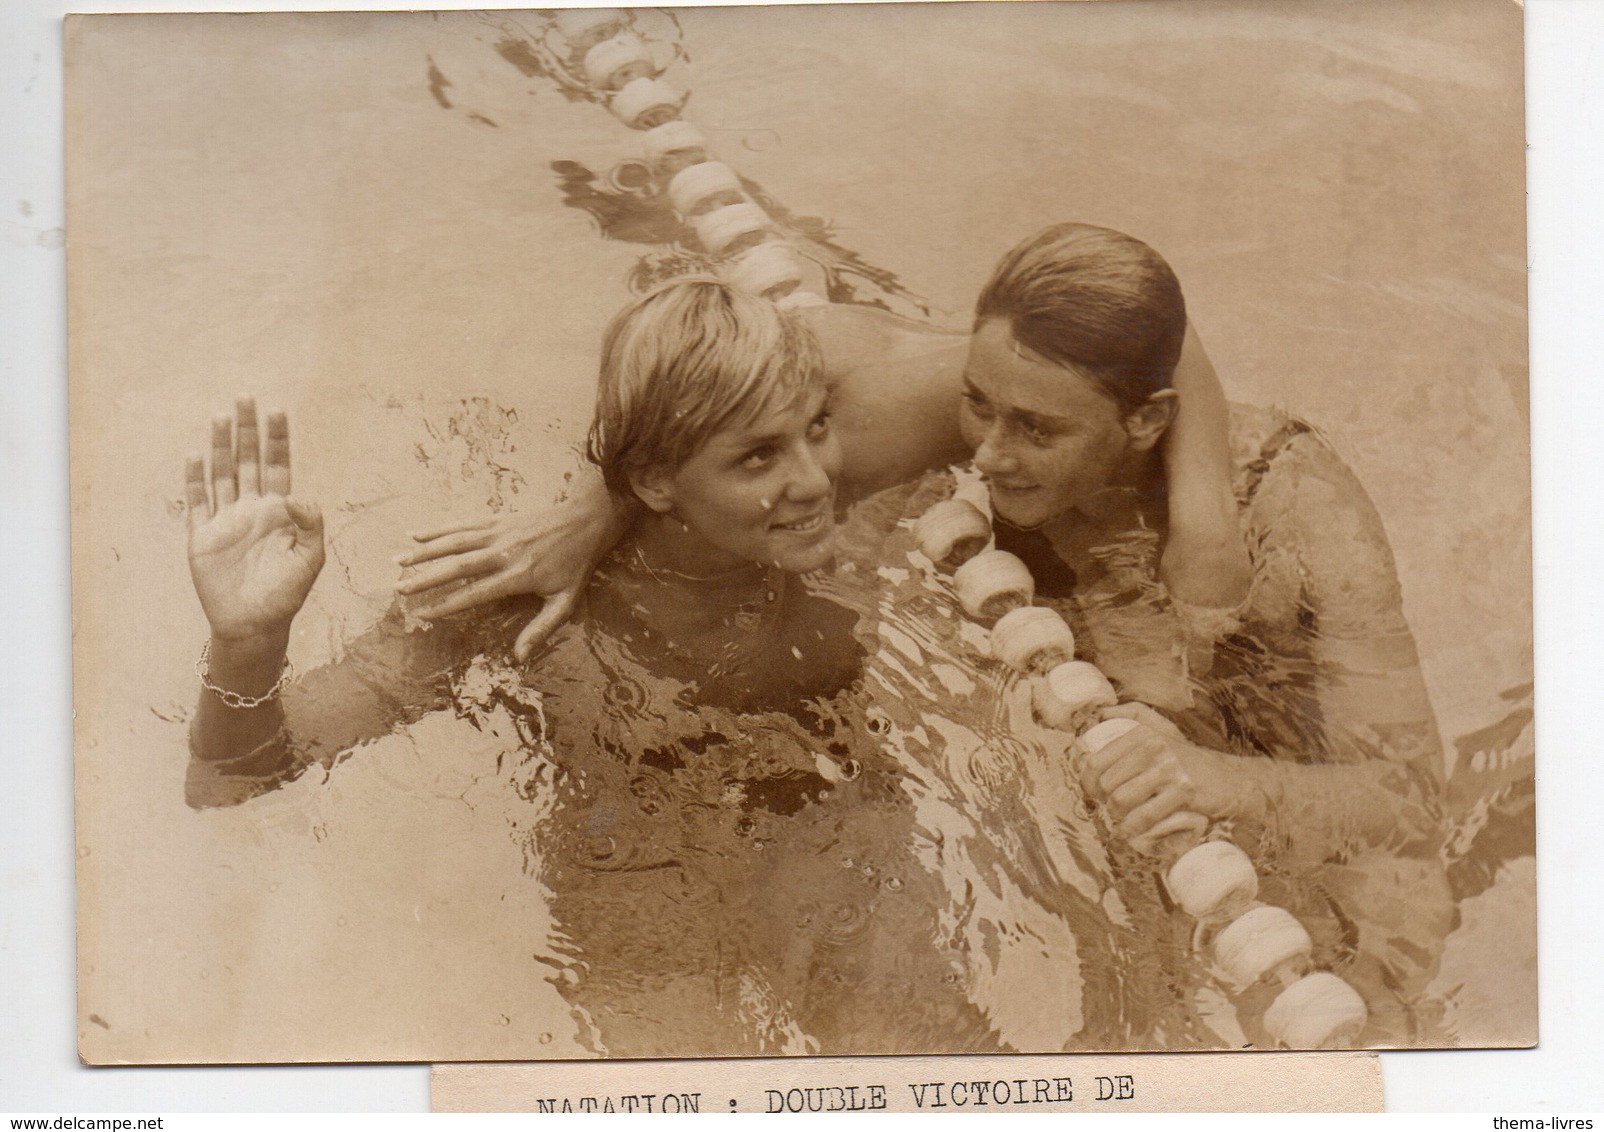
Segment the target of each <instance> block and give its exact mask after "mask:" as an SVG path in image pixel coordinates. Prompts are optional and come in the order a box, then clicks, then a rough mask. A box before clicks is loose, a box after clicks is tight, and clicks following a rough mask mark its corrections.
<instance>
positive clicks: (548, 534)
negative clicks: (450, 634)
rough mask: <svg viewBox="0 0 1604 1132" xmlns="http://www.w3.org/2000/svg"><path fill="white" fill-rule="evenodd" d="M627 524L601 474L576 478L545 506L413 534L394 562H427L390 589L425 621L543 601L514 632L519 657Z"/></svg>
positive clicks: (544, 632)
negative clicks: (528, 599)
mask: <svg viewBox="0 0 1604 1132" xmlns="http://www.w3.org/2000/svg"><path fill="white" fill-rule="evenodd" d="M627 521H628V515H627V514H626V513H624V512H622V511H621V510H620V509H619V507H618V506H617V505H616V504H615V502H614V500H613V498H612V496H611V495H609V494H608V492H607V489H606V487H605V486H604V485H603V484H602V482H601V477H600V476H599V475H595V474H590V475H583V474H582V475H581V477H580V479H579V481H578V482H577V483H576V484H575V485H574V489H573V491H572V492H571V493H570V494H569V495H568V496H567V497H566V498H565V499H564V500H561V501H559V502H558V503H556V504H554V505H552V506H551V507H548V508H543V509H541V510H538V511H534V512H531V513H528V514H506V515H500V516H497V517H495V518H493V519H485V520H483V521H479V522H471V523H456V524H451V525H449V526H445V527H440V528H438V529H436V530H430V531H420V532H417V533H415V534H413V536H412V537H413V539H414V541H416V542H417V543H418V544H419V545H418V548H417V549H416V550H413V551H412V552H411V553H410V554H407V555H404V556H403V557H402V558H401V559H399V562H400V565H402V566H403V567H408V568H410V567H418V566H425V565H428V564H430V563H432V565H428V568H427V569H423V570H419V571H418V572H417V573H416V574H410V575H407V576H406V577H403V578H402V580H401V581H400V582H399V583H398V584H397V585H396V592H398V593H400V594H402V595H403V596H406V597H413V598H415V599H416V604H415V606H414V608H413V610H412V611H413V612H414V613H415V614H417V615H418V616H419V617H423V618H425V619H429V618H435V617H447V616H450V615H451V614H454V613H461V612H463V611H464V610H467V609H472V608H473V607H474V606H476V605H483V604H486V603H487V602H492V601H499V600H501V599H502V598H506V597H513V596H516V595H519V594H534V595H538V596H540V597H543V598H545V600H546V604H545V605H544V606H543V607H542V608H541V610H540V613H539V614H538V615H537V616H536V617H535V618H534V619H533V620H531V621H530V622H529V624H528V625H526V626H525V627H524V630H523V632H521V633H519V634H518V640H517V644H516V647H515V651H516V653H517V655H518V657H519V658H520V659H525V658H527V657H528V656H529V654H530V653H531V652H532V651H533V650H534V649H535V648H536V647H537V646H538V645H539V644H540V643H541V642H542V641H544V640H545V639H546V637H548V636H550V635H551V633H552V632H553V630H555V629H556V628H557V627H558V626H559V625H561V624H562V623H563V621H564V620H566V619H567V617H568V615H569V614H570V613H571V612H572V611H573V608H574V604H575V603H576V602H577V601H578V599H579V595H580V593H581V592H582V591H583V590H584V588H585V583H586V582H587V581H588V580H589V578H590V572H591V570H592V569H593V568H594V566H595V564H596V562H597V561H598V560H600V558H601V557H602V555H604V554H605V553H606V552H607V551H608V549H609V548H611V547H612V545H613V544H614V543H616V542H617V541H618V539H619V538H620V536H621V535H622V534H623V531H624V528H625V525H626V523H627Z"/></svg>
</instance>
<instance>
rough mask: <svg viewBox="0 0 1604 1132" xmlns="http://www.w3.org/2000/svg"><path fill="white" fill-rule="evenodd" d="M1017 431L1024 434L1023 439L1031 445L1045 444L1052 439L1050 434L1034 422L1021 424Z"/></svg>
mask: <svg viewBox="0 0 1604 1132" xmlns="http://www.w3.org/2000/svg"><path fill="white" fill-rule="evenodd" d="M1019 430H1020V431H1021V432H1023V433H1024V434H1025V438H1026V439H1027V440H1029V441H1030V442H1031V443H1032V444H1045V443H1047V442H1048V441H1049V440H1051V439H1052V438H1053V434H1052V433H1051V432H1049V431H1048V430H1047V429H1046V428H1044V427H1043V426H1042V425H1039V424H1037V423H1035V422H1034V421H1025V422H1023V423H1022V424H1020V426H1019Z"/></svg>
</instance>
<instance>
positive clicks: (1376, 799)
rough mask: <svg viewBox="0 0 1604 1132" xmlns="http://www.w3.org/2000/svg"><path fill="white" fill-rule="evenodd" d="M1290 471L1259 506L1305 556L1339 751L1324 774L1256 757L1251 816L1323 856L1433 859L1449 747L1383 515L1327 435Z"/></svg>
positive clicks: (1328, 734)
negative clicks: (1359, 852)
mask: <svg viewBox="0 0 1604 1132" xmlns="http://www.w3.org/2000/svg"><path fill="white" fill-rule="evenodd" d="M1277 464H1278V465H1280V467H1277V468H1272V470H1271V471H1270V473H1268V474H1267V475H1266V477H1265V481H1264V483H1263V484H1262V485H1261V487H1260V491H1259V499H1261V500H1264V501H1265V502H1266V504H1273V505H1274V507H1275V514H1274V521H1273V523H1272V524H1271V525H1269V526H1267V527H1266V528H1265V529H1266V530H1268V531H1270V532H1272V533H1273V534H1274V535H1275V538H1276V540H1277V541H1278V542H1280V543H1281V545H1283V546H1291V547H1295V548H1296V552H1297V555H1298V559H1299V563H1300V568H1301V572H1302V575H1303V579H1304V581H1303V584H1304V595H1303V600H1304V602H1305V604H1306V605H1307V607H1308V609H1309V610H1310V612H1312V614H1313V617H1314V623H1315V632H1314V634H1313V636H1312V655H1311V660H1312V661H1313V665H1312V667H1313V671H1314V673H1315V678H1316V695H1317V702H1318V705H1319V712H1320V722H1321V726H1322V731H1323V735H1324V741H1325V745H1326V748H1327V749H1326V751H1325V752H1323V753H1322V755H1321V756H1320V757H1321V758H1322V759H1323V762H1322V764H1321V765H1306V764H1299V763H1297V762H1292V761H1280V760H1252V761H1253V762H1255V763H1260V764H1262V765H1258V766H1256V767H1253V768H1252V770H1251V773H1250V774H1249V775H1248V776H1247V778H1248V779H1250V780H1251V783H1252V786H1251V798H1250V800H1251V802H1252V803H1253V805H1252V806H1251V807H1250V809H1256V810H1258V811H1259V812H1260V813H1259V816H1261V817H1262V818H1264V819H1265V820H1267V821H1268V822H1269V823H1270V827H1271V828H1273V829H1275V830H1277V831H1279V834H1280V836H1281V837H1282V839H1283V840H1284V841H1286V842H1287V843H1289V844H1292V845H1293V846H1294V847H1295V848H1299V849H1301V850H1302V851H1303V852H1305V853H1308V854H1310V855H1314V856H1323V855H1325V854H1327V853H1331V852H1339V851H1341V850H1342V849H1343V848H1345V847H1349V846H1352V845H1353V844H1356V843H1357V844H1366V845H1384V846H1390V847H1391V848H1393V849H1396V850H1406V849H1410V848H1414V849H1422V850H1426V849H1431V847H1433V846H1434V844H1435V840H1436V839H1437V838H1438V837H1439V836H1440V832H1441V823H1442V802H1443V794H1444V785H1443V780H1444V767H1443V752H1442V741H1441V738H1440V736H1439V734H1438V731H1437V723H1436V718H1435V715H1434V713H1433V711H1432V708H1431V701H1430V698H1429V696H1428V695H1427V691H1426V684H1425V679H1424V677H1423V675H1422V673H1421V670H1420V657H1419V653H1418V651H1417V649H1416V646H1415V640H1414V636H1413V635H1412V634H1411V633H1410V631H1409V625H1408V623H1407V622H1406V621H1405V619H1404V613H1403V595H1402V590H1401V588H1400V586H1399V584H1398V575H1397V568H1396V565H1395V563H1394V560H1393V556H1392V550H1391V547H1390V546H1389V544H1388V541H1387V535H1386V531H1385V529H1384V528H1383V526H1382V523H1381V518H1380V516H1379V515H1378V514H1377V512H1376V509H1375V506H1374V505H1373V504H1372V503H1371V501H1370V499H1369V496H1368V495H1367V494H1366V493H1365V491H1364V488H1363V486H1362V485H1361V484H1360V483H1359V481H1358V479H1357V478H1356V477H1355V476H1354V475H1353V473H1352V472H1351V471H1350V470H1349V469H1348V468H1347V467H1346V466H1345V465H1344V464H1343V463H1342V461H1341V460H1340V459H1338V458H1337V457H1336V455H1335V454H1334V453H1333V452H1331V450H1330V449H1329V447H1327V446H1326V445H1325V444H1324V443H1323V442H1322V441H1320V440H1319V439H1318V438H1317V437H1315V436H1312V435H1306V436H1303V437H1299V438H1297V439H1296V440H1294V441H1292V442H1291V444H1289V445H1288V447H1287V449H1286V450H1285V451H1284V452H1283V455H1282V458H1281V459H1280V460H1278V461H1277ZM1294 464H1295V465H1296V470H1295V471H1293V470H1292V465H1294ZM1286 472H1290V473H1291V474H1290V475H1286V476H1285V480H1284V481H1283V480H1282V477H1283V475H1284V473H1286ZM1272 477H1274V480H1272Z"/></svg>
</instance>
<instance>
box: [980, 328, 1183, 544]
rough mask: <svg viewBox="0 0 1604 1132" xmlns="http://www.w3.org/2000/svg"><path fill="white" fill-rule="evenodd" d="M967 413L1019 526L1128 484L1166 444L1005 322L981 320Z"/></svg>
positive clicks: (985, 464) (994, 490)
mask: <svg viewBox="0 0 1604 1132" xmlns="http://www.w3.org/2000/svg"><path fill="white" fill-rule="evenodd" d="M960 414H961V415H960V417H959V426H960V428H961V429H962V431H963V437H964V441H965V443H967V444H968V445H969V446H970V447H971V448H973V449H974V451H975V466H976V468H978V469H979V471H980V472H981V473H982V474H983V475H984V476H985V477H986V481H987V483H988V485H989V486H990V488H991V501H992V505H993V507H995V508H996V511H997V514H998V515H999V516H1000V517H1002V518H1003V519H1005V520H1007V521H1008V522H1009V523H1012V524H1013V525H1015V526H1019V527H1038V526H1040V525H1041V524H1043V523H1045V522H1047V521H1049V520H1051V519H1054V518H1056V517H1058V516H1059V515H1062V514H1064V513H1065V512H1067V511H1069V510H1070V509H1071V508H1075V507H1084V506H1085V505H1087V504H1088V503H1091V502H1092V501H1094V500H1095V498H1096V497H1097V496H1098V495H1099V494H1101V493H1102V492H1104V491H1106V490H1107V489H1109V488H1111V487H1116V486H1120V485H1122V484H1124V483H1126V482H1127V481H1128V480H1129V479H1130V478H1131V476H1132V474H1133V472H1134V471H1135V468H1136V466H1137V465H1138V464H1139V463H1140V461H1141V459H1142V457H1143V456H1144V455H1145V454H1146V453H1148V452H1150V451H1151V449H1152V447H1153V444H1154V443H1156V442H1157V439H1158V434H1152V435H1149V431H1150V430H1149V429H1147V428H1146V421H1145V420H1144V421H1136V422H1132V421H1131V420H1130V419H1129V418H1127V416H1126V415H1125V414H1124V413H1122V412H1121V410H1120V408H1119V406H1118V405H1116V404H1115V403H1114V400H1113V399H1112V398H1111V397H1109V396H1108V395H1107V394H1106V393H1104V392H1103V391H1102V390H1101V389H1100V388H1099V387H1098V386H1097V384H1096V383H1095V382H1094V381H1092V380H1091V379H1090V378H1088V377H1085V376H1083V375H1081V374H1078V373H1075V372H1074V371H1073V370H1070V369H1066V368H1065V367H1064V366H1061V365H1058V364H1057V363H1054V362H1050V361H1048V360H1046V359H1045V358H1043V357H1041V356H1040V355H1039V354H1035V353H1033V352H1032V351H1030V350H1027V349H1026V348H1025V347H1023V346H1020V345H1019V344H1018V343H1017V342H1016V341H1015V340H1014V337H1013V334H1012V333H1011V331H1010V330H1009V327H1008V325H1007V323H1005V322H1003V321H1001V320H997V319H993V320H990V321H987V322H983V323H981V325H980V326H979V327H978V328H977V329H976V331H975V334H974V338H973V339H972V341H971V343H970V347H969V361H968V364H967V365H966V367H965V369H964V393H963V403H962V408H961V409H960ZM1166 421H1167V414H1166ZM1133 423H1134V429H1135V431H1134V433H1133V431H1131V427H1132V426H1133ZM1162 431H1163V429H1162V427H1161V428H1159V429H1158V433H1162Z"/></svg>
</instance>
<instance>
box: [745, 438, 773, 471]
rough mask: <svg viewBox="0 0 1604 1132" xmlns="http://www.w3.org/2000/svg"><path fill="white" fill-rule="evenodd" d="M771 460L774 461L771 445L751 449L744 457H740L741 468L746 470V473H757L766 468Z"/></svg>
mask: <svg viewBox="0 0 1604 1132" xmlns="http://www.w3.org/2000/svg"><path fill="white" fill-rule="evenodd" d="M773 459H774V448H773V446H772V445H768V444H764V445H762V446H761V447H758V448H754V449H752V450H751V451H750V452H748V453H747V454H746V455H745V456H742V457H741V467H743V468H746V469H747V470H748V471H753V472H755V471H758V470H759V469H761V468H766V467H768V465H769V462H770V461H771V460H773Z"/></svg>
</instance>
